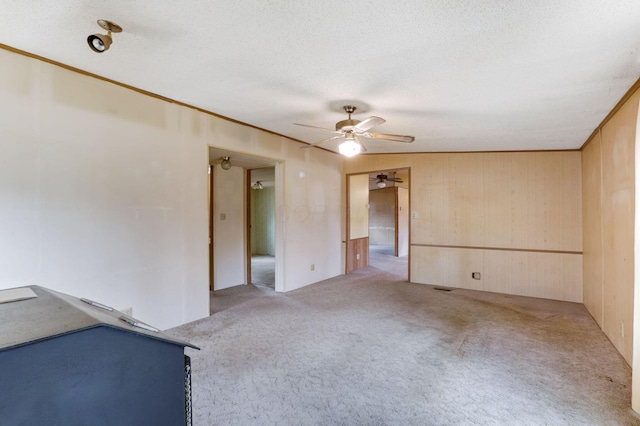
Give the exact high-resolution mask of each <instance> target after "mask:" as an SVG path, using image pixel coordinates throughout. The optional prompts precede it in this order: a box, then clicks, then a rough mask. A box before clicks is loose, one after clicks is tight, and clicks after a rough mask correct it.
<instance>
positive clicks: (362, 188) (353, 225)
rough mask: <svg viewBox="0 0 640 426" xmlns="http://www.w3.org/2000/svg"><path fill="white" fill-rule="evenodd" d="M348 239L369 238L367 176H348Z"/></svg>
mask: <svg viewBox="0 0 640 426" xmlns="http://www.w3.org/2000/svg"><path fill="white" fill-rule="evenodd" d="M349 180H350V181H349V239H350V240H354V239H357V238H364V237H368V236H369V176H368V175H354V176H349Z"/></svg>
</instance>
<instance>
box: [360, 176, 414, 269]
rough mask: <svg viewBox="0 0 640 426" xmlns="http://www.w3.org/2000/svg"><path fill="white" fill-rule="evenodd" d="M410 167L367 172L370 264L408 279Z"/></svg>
mask: <svg viewBox="0 0 640 426" xmlns="http://www.w3.org/2000/svg"><path fill="white" fill-rule="evenodd" d="M408 258H409V169H400V170H391V171H379V172H375V173H370V174H369V264H370V265H371V266H373V267H375V268H378V269H381V270H384V271H387V272H390V273H392V274H394V275H398V276H400V277H402V278H403V279H404V280H408V279H409V259H408Z"/></svg>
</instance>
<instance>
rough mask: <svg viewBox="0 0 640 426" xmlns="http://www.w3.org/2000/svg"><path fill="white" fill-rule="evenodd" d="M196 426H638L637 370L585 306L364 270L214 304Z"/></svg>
mask: <svg viewBox="0 0 640 426" xmlns="http://www.w3.org/2000/svg"><path fill="white" fill-rule="evenodd" d="M211 308H212V309H211V310H212V316H211V317H209V318H205V319H202V320H200V321H196V322H193V323H190V324H186V325H184V326H181V327H178V328H175V329H171V330H169V331H168V332H169V333H170V334H172V335H174V336H176V337H179V338H181V339H184V340H187V341H190V342H191V343H193V344H195V345H197V346H200V347H201V348H202V350H201V351H195V350H190V349H187V352H188V354H189V355H190V356H191V357H192V365H193V404H194V424H195V425H198V426H201V425H632V424H640V420H639V418H638V417H637V416H636V415H635V414H634V413H633V412H632V411H631V410H630V408H629V406H630V394H631V390H630V389H631V371H630V368H629V367H628V366H627V364H626V363H625V362H624V360H623V359H622V358H621V357H620V355H619V354H618V353H617V352H616V350H615V349H614V348H613V346H612V345H611V343H610V342H609V341H608V340H607V338H606V337H605V336H604V335H603V333H602V332H601V331H600V330H599V328H598V327H597V325H596V324H595V322H594V321H593V319H592V318H591V317H590V316H589V314H588V313H587V311H586V310H585V308H584V307H583V306H582V305H580V304H574V303H566V302H555V301H549V300H543V299H532V298H525V297H517V296H506V295H498V294H490V293H480V292H474V291H468V290H453V291H449V292H447V291H440V290H435V289H434V288H433V287H432V286H427V285H420V284H411V283H407V282H402V280H401V279H400V278H399V277H398V276H397V275H393V274H389V273H386V272H382V271H380V270H378V269H375V268H373V267H367V268H364V269H362V270H360V271H356V272H355V273H353V274H351V275H349V276H341V277H336V278H333V279H330V280H327V281H324V282H321V283H317V284H314V285H311V286H308V287H305V288H302V289H300V290H296V291H293V292H290V293H286V294H279V293H276V292H274V291H273V290H271V289H268V288H265V287H255V286H239V287H235V288H230V289H226V290H222V291H219V292H216V293H215V294H212V297H211Z"/></svg>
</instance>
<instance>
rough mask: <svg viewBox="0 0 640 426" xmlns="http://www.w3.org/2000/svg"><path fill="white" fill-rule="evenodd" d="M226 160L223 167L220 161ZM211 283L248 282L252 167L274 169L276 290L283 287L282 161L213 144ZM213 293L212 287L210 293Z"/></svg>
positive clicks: (215, 288) (222, 286) (232, 284)
mask: <svg viewBox="0 0 640 426" xmlns="http://www.w3.org/2000/svg"><path fill="white" fill-rule="evenodd" d="M225 159H228V162H225V164H224V167H222V165H223V164H222V162H223V161H224V160H225ZM209 164H210V177H209V203H208V204H209V209H208V210H209V287H210V290H211V291H212V292H216V291H218V290H222V289H226V288H229V287H235V286H239V285H250V284H251V282H252V279H251V255H250V253H251V251H250V250H251V230H250V228H249V226H248V225H249V223H250V206H251V192H252V191H253V190H252V189H249V188H250V184H251V183H252V182H251V180H250V176H251V173H252V171H253V170H258V169H268V168H270V169H271V173H272V175H273V179H271V180H270V183H269V187H270V188H271V190H270V192H272V193H273V202H272V205H273V215H272V217H273V221H272V227H271V229H272V231H273V232H272V233H273V238H272V240H271V241H272V245H273V247H274V250H273V251H272V253H273V256H271V259H270V260H271V263H272V266H271V275H272V277H273V278H272V280H271V281H272V282H273V284H272V285H273V287H272V288H274V289H275V290H276V291H285V284H284V279H283V275H282V271H283V270H284V267H283V262H284V257H283V253H284V251H283V248H284V234H283V230H282V220H278V218H280V217H282V216H283V212H282V209H283V202H282V196H283V190H284V182H283V171H284V163H283V162H281V161H279V160H276V159H270V158H266V157H259V156H255V155H250V154H244V153H240V152H235V151H230V150H227V149H224V148H217V147H212V146H210V147H209ZM212 295H213V293H212Z"/></svg>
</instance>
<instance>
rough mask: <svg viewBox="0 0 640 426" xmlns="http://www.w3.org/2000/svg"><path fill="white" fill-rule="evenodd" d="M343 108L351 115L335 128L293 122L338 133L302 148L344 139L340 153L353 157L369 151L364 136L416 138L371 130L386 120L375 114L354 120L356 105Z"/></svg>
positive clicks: (398, 138)
mask: <svg viewBox="0 0 640 426" xmlns="http://www.w3.org/2000/svg"><path fill="white" fill-rule="evenodd" d="M343 108H344V111H345V112H346V113H347V114H348V116H349V117H348V118H347V119H346V120H342V121H338V122H337V123H336V128H335V130H334V129H329V128H326V127H318V126H310V125H308V124H300V123H293V124H295V125H296V126H303V127H310V128H312V129H321V130H327V131H329V132H331V133H335V134H336V136H331V137H329V138H327V139H323V140H321V141H318V142H314V143H311V144H309V145H305V146H303V147H301V148H311V147H313V146H316V145H320V144H323V143H326V142H330V141H333V140H336V139H344V142H342V143H341V144H340V146H339V147H338V150H339V151H340V154H342V155H344V156H347V157H353V156H354V155H357V154H359V153H360V152H366V151H367V147H366V146H365V145H364V143H363V142H362V138H368V139H382V140H386V141H390V142H403V143H411V142H413V141H414V139H415V138H414V137H413V136H407V135H393V134H389V133H374V132H370V131H369V130H371V129H373V128H374V127H377V126H379V125H381V124H383V123H384V122H385V121H386V120H385V119H384V118H380V117H375V116H372V117H369V118H366V119H364V120H362V121H360V120H354V119H352V118H351V114H353V113H354V112H355V110H356V107H355V106H353V105H345V106H344V107H343Z"/></svg>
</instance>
